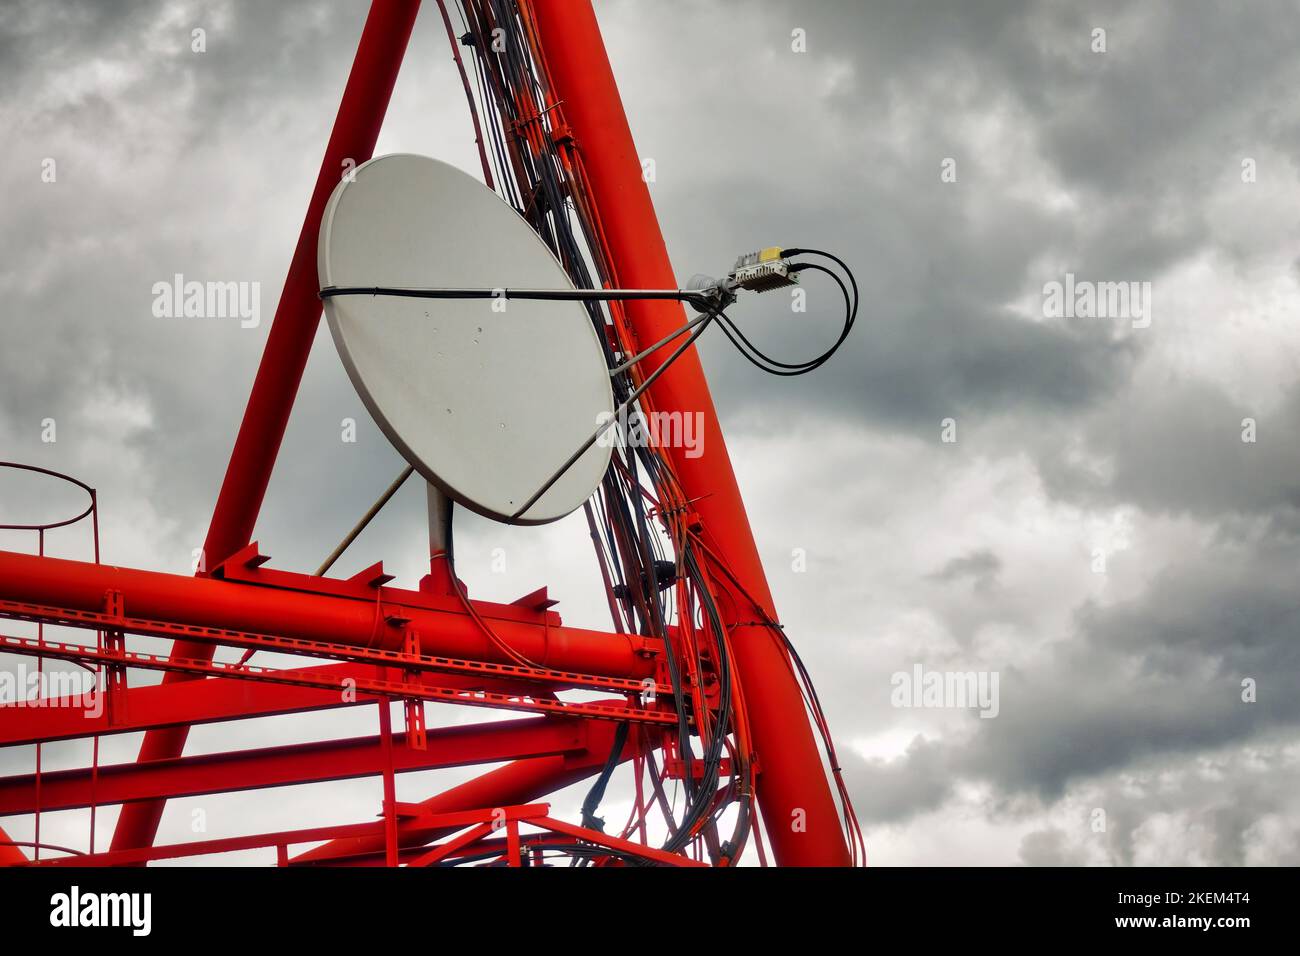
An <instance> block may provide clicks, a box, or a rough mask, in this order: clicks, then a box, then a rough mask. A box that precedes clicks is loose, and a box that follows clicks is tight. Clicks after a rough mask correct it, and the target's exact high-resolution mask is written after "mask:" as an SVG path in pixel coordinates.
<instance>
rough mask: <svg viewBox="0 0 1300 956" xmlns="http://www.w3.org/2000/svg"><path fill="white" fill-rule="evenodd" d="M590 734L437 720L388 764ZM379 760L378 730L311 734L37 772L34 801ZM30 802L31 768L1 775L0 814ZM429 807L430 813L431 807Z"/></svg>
mask: <svg viewBox="0 0 1300 956" xmlns="http://www.w3.org/2000/svg"><path fill="white" fill-rule="evenodd" d="M588 740H589V731H588V729H587V727H586V726H585V725H584V724H583V723H582V722H581V721H578V720H570V719H559V720H553V719H548V718H537V717H530V718H527V719H524V720H500V721H490V722H488V723H482V724H465V725H461V726H454V727H438V728H434V729H431V730H429V731H428V746H427V748H426V749H425V750H416V749H414V748H412V747H408V746H407V744H406V741H405V740H404V739H403V737H402V736H401V735H397V736H396V737H395V738H394V740H393V770H394V772H396V773H406V772H408V771H417V770H435V769H439V768H444V767H461V766H466V765H468V764H476V763H482V762H498V761H505V760H526V759H530V758H531V759H536V758H542V757H551V756H555V755H560V756H561V758H562V757H563V755H570V754H571V755H577V756H578V757H582V756H583V755H584V754H585V753H586V750H587V746H588ZM602 760H603V757H602ZM383 764H384V756H383V754H382V753H381V748H380V738H379V737H354V738H349V739H343V740H326V741H314V742H312V743H306V744H292V745H288V746H283V747H267V748H264V749H260V750H236V751H230V752H227V753H216V754H203V755H201V756H194V757H173V758H171V759H170V760H157V761H152V762H150V763H126V764H115V765H111V766H106V767H100V768H99V774H98V780H97V781H95V782H93V784H92V780H91V773H90V770H89V769H77V770H60V771H55V772H47V773H45V774H42V781H41V797H40V801H41V808H42V810H69V809H77V808H79V807H86V806H89V805H90V804H91V802H92V800H93V801H97V802H98V803H100V804H101V805H103V804H115V803H128V804H129V803H130V802H132V801H141V800H153V799H158V798H161V797H189V796H198V795H200V794H207V793H228V792H232V791H240V790H258V789H263V788H266V787H286V786H293V785H295V784H302V783H320V782H323V781H328V780H350V779H353V778H356V777H373V776H378V775H379V774H381V773H382V772H383V769H384V767H383ZM35 805H36V780H35V776H34V775H30V774H28V775H21V776H14V777H5V778H3V779H0V816H10V815H13V814H21V813H31V812H32V811H33V809H34V808H35ZM490 805H491V806H496V805H497V804H490ZM430 809H431V812H432V811H433V810H434V809H437V808H430ZM456 809H469V807H458V808H456ZM381 846H382V844H381Z"/></svg>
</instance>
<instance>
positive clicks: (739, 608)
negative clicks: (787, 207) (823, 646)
mask: <svg viewBox="0 0 1300 956" xmlns="http://www.w3.org/2000/svg"><path fill="white" fill-rule="evenodd" d="M527 2H528V5H529V6H530V7H531V9H532V10H533V13H534V16H535V20H536V24H537V32H538V37H539V42H540V45H541V52H542V55H543V58H544V60H545V66H546V70H547V72H548V75H549V77H550V79H551V82H552V83H553V85H554V89H553V90H552V93H553V95H554V97H555V100H556V101H557V103H558V104H559V111H560V112H561V114H562V115H563V118H564V122H565V123H566V124H567V126H568V127H569V128H570V130H571V131H572V133H573V137H574V141H575V144H576V149H577V151H578V154H579V156H580V157H581V160H582V163H583V166H584V169H585V171H586V175H587V180H588V185H589V187H590V190H591V195H590V197H589V198H590V199H591V201H592V203H593V205H594V206H595V207H596V209H597V210H598V212H599V217H600V222H601V225H602V227H603V230H604V233H605V240H606V242H607V244H608V249H609V252H610V255H611V257H612V262H611V267H612V269H613V271H614V272H615V274H616V276H617V285H618V286H620V287H622V288H629V289H663V288H673V287H676V286H677V282H676V279H675V277H674V275H673V269H672V263H671V261H670V260H669V258H668V249H667V247H666V246H665V245H664V239H663V234H662V233H661V232H660V229H659V220H658V218H657V217H656V215H655V210H654V204H653V203H652V202H651V199H650V191H649V188H648V187H647V185H646V183H645V182H644V180H643V179H642V173H641V160H640V157H639V155H638V153H637V151H636V145H635V144H634V142H633V140H632V131H631V128H630V127H629V126H628V121H627V116H626V114H625V113H624V111H623V103H622V100H621V98H620V97H619V93H618V87H617V85H616V83H615V81H614V74H613V70H612V69H611V68H610V64H609V57H608V56H607V54H606V52H605V44H604V41H603V39H602V38H601V35H600V28H599V26H598V25H597V23H596V15H595V12H594V11H593V9H592V6H591V2H590V0H527ZM625 308H626V312H627V315H628V317H629V320H630V322H631V324H632V326H633V329H634V330H635V332H636V334H637V336H638V337H639V338H640V340H641V342H642V343H643V344H648V343H652V342H655V341H658V340H659V339H661V338H663V337H664V336H666V335H668V334H669V333H670V332H672V331H673V330H675V329H678V328H680V327H681V326H682V324H683V323H684V321H685V318H684V312H683V310H682V307H681V305H680V304H679V303H676V302H668V301H650V300H641V301H632V302H629V303H627V304H626V306H625ZM666 351H667V350H661V351H660V352H657V353H655V354H654V355H653V356H651V357H650V358H648V359H646V360H645V361H643V362H642V366H641V367H642V371H643V374H645V375H646V376H649V375H650V374H651V373H653V372H654V371H655V370H656V368H657V367H658V365H659V363H660V362H662V361H663V360H664V359H665V358H666V357H667V356H666V355H665V352H666ZM650 395H651V399H652V401H653V404H654V407H655V409H656V410H657V411H664V412H670V413H672V412H678V411H680V412H682V413H683V414H692V413H695V412H699V413H701V415H702V418H703V422H704V445H703V448H704V454H703V455H701V456H700V457H698V458H691V457H689V456H688V455H686V454H685V449H682V448H670V449H667V450H666V452H667V454H668V455H669V458H670V460H671V462H672V466H673V469H674V470H675V472H676V474H677V477H678V479H679V481H680V482H681V485H682V488H683V490H684V491H685V493H686V496H687V498H688V499H689V500H692V501H694V502H695V507H696V509H697V511H698V513H699V515H700V518H701V519H702V523H703V526H704V531H705V535H706V538H707V539H708V540H709V542H710V546H711V547H712V548H713V550H714V551H715V552H717V553H718V554H720V555H721V556H722V558H723V559H724V560H725V561H726V562H727V565H728V567H729V568H730V570H731V573H732V574H734V575H735V577H736V579H737V580H738V581H739V582H740V585H741V586H742V587H743V589H744V591H745V592H747V593H748V594H749V595H750V596H752V598H753V600H754V601H756V602H757V603H758V604H759V606H760V609H761V610H762V611H763V612H764V613H765V614H766V615H767V616H768V617H769V618H770V619H771V620H773V621H775V620H776V611H775V607H774V605H773V602H772V596H771V592H770V591H769V590H768V586H767V578H766V576H765V574H764V573H763V565H762V562H761V561H760V559H759V556H758V549H757V547H756V545H755V543H754V537H753V532H752V531H751V530H750V526H749V520H748V518H747V517H746V514H745V506H744V503H743V501H742V500H741V496H740V489H739V488H738V486H737V484H736V478H735V474H734V472H733V471H732V467H731V460H730V458H729V456H728V455H727V449H726V444H725V443H724V441H723V437H722V430H721V428H720V426H719V424H718V418H717V413H716V412H715V410H714V407H713V400H712V398H711V397H710V395H709V388H708V383H707V382H706V381H705V377H704V371H703V368H702V367H701V365H700V361H699V357H698V355H697V354H696V352H695V350H694V349H691V350H689V351H688V352H687V353H685V354H684V355H682V357H681V358H680V359H678V360H677V361H676V363H674V364H673V366H672V367H671V368H669V369H668V370H667V371H666V372H665V373H664V374H663V376H662V377H660V378H659V380H658V381H657V382H656V383H655V384H654V385H653V386H652V387H651V389H650ZM730 598H731V599H730V600H726V601H724V602H723V605H724V607H723V612H724V617H725V623H726V624H727V626H728V627H729V628H731V641H732V645H733V647H734V653H735V665H736V669H737V672H738V673H739V676H740V679H741V683H742V686H743V687H744V692H745V697H746V699H747V700H748V703H749V707H748V711H749V713H748V719H749V722H750V725H751V730H752V734H753V739H754V746H755V748H756V750H757V757H758V766H759V777H758V799H759V806H760V808H761V809H762V811H763V816H764V819H765V821H766V824H767V829H768V831H769V837H770V839H771V842H772V847H773V852H774V853H775V855H776V859H777V862H778V863H780V864H783V865H793V866H847V865H849V852H848V846H847V844H846V842H845V840H844V836H843V831H842V830H841V827H840V818H839V813H838V811H837V809H836V806H835V801H834V798H833V797H832V795H831V790H830V786H829V784H828V781H827V778H826V772H825V770H824V769H823V766H822V760H821V755H820V753H819V751H818V747H817V742H816V740H815V738H814V736H813V732H812V728H811V726H810V724H809V721H808V718H807V716H806V713H805V708H804V701H803V696H802V693H801V691H800V688H799V684H798V681H797V678H796V677H795V674H794V671H793V668H792V666H791V664H790V661H789V658H788V657H787V655H786V652H785V649H784V648H783V647H782V645H781V644H780V642H779V641H778V640H777V639H776V637H775V635H773V634H772V632H771V630H770V629H769V628H767V627H763V626H752V625H749V626H747V625H746V623H745V622H752V621H754V620H755V618H756V616H757V615H756V614H755V610H754V608H753V607H752V605H751V603H750V601H749V600H748V599H747V598H745V597H744V596H742V595H741V594H739V593H732V594H731V595H730Z"/></svg>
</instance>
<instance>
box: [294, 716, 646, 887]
mask: <svg viewBox="0 0 1300 956" xmlns="http://www.w3.org/2000/svg"><path fill="white" fill-rule="evenodd" d="M586 726H587V735H588V736H587V749H586V750H584V751H582V752H580V753H577V754H570V755H565V756H558V757H538V758H536V759H533V760H517V761H515V762H514V763H510V764H507V765H506V766H504V767H498V768H497V769H496V770H493V771H490V772H488V773H485V774H483V775H482V776H480V777H475V778H474V779H473V780H469V781H467V782H465V783H463V784H461V785H460V786H457V787H452V788H451V789H450V790H446V791H444V792H442V793H440V794H438V795H437V796H434V797H430V798H429V799H428V800H425V801H423V802H421V803H420V804H419V807H420V809H421V810H423V811H424V812H426V813H449V812H451V811H454V810H469V809H473V808H476V807H502V806H510V805H515V804H522V803H530V802H532V801H534V800H538V799H541V798H542V797H544V796H546V795H547V794H548V793H554V792H555V791H556V790H560V789H563V788H564V787H567V786H569V785H570V784H574V783H577V782H578V781H579V780H583V779H585V778H587V777H590V776H591V775H592V774H594V773H596V772H598V771H599V770H600V768H601V767H602V766H603V765H604V763H605V760H606V758H608V756H609V752H610V749H611V748H612V747H613V745H614V725H613V724H610V723H608V722H606V721H587V722H586ZM642 747H643V744H642V741H641V737H640V735H639V734H637V733H635V732H634V733H632V734H629V735H628V742H627V744H626V745H625V747H624V748H623V753H622V754H621V756H620V760H624V761H625V760H630V759H632V757H633V756H634V755H635V754H637V753H640V752H641V750H642ZM446 835H447V833H446V831H445V830H439V829H437V828H434V827H429V826H421V825H420V824H418V823H406V824H403V825H402V826H401V827H400V829H399V833H398V841H399V843H400V844H401V846H403V847H411V846H420V845H422V844H425V843H428V842H429V841H430V840H436V839H439V838H440V837H443V836H446ZM383 850H384V841H383V838H382V837H378V838H376V837H350V838H347V839H340V840H331V841H330V842H329V843H326V844H325V845H324V846H319V847H316V848H315V849H312V850H308V851H306V852H305V853H302V854H301V855H299V856H297V857H295V858H294V859H293V861H292V862H294V863H298V864H303V863H331V864H333V863H339V862H345V861H346V860H347V859H348V858H350V857H351V858H366V857H371V856H373V855H374V854H379V853H383Z"/></svg>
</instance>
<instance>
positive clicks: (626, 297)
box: [318, 286, 712, 308]
mask: <svg viewBox="0 0 1300 956" xmlns="http://www.w3.org/2000/svg"><path fill="white" fill-rule="evenodd" d="M318 295H319V297H320V298H322V299H333V298H337V297H338V296H341V295H369V296H395V297H397V298H404V299H506V300H509V299H529V300H534V301H540V302H627V301H632V300H641V299H657V300H664V299H667V300H672V301H677V302H692V303H697V304H700V305H703V306H705V307H706V308H707V307H708V305H709V303H710V302H711V301H712V297H711V296H710V294H709V293H708V292H707V291H699V290H695V289H506V288H498V289H454V288H430V289H420V288H412V287H402V286H329V287H327V288H324V289H321V290H320V292H319V293H318Z"/></svg>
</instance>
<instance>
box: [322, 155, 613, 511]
mask: <svg viewBox="0 0 1300 956" xmlns="http://www.w3.org/2000/svg"><path fill="white" fill-rule="evenodd" d="M354 172H355V175H354V176H352V177H349V178H345V179H344V180H343V181H342V182H340V183H339V185H338V187H337V188H336V189H335V190H334V194H333V196H331V197H330V201H329V204H328V205H327V206H326V207H325V216H324V219H323V221H322V223H321V231H320V242H319V247H318V257H317V266H318V271H319V276H320V283H321V287H322V289H325V288H329V287H334V288H349V287H358V286H362V287H375V286H380V287H394V288H455V289H500V288H505V289H509V288H529V289H572V288H573V287H574V286H573V283H572V282H571V281H570V280H569V277H568V275H567V274H566V273H565V271H564V269H563V268H562V267H561V265H560V263H559V261H558V260H557V259H556V258H555V256H554V255H553V254H552V253H551V251H550V249H548V248H547V247H546V245H545V244H544V243H543V242H542V240H541V238H540V237H539V236H538V235H537V233H536V232H535V231H534V230H533V229H532V227H531V226H529V225H528V223H527V222H525V221H524V220H523V219H522V218H520V216H519V215H518V214H517V213H516V212H515V211H514V210H513V209H511V208H510V207H509V206H508V205H506V203H505V202H503V201H502V200H501V198H500V197H498V196H497V195H496V193H494V192H492V191H491V190H490V189H488V188H487V187H486V186H484V185H483V184H482V183H480V182H479V181H478V180H476V179H474V178H473V177H471V176H469V175H467V174H465V173H463V172H461V171H460V170H458V169H456V168H455V167H453V166H449V165H447V164H446V163H442V162H439V161H438V160H435V159H430V158H429V157H427V156H415V155H410V154H395V155H391V156H380V157H377V158H375V159H372V160H370V161H369V162H366V163H363V164H362V165H360V166H358V167H357V168H356V170H355V171H354ZM494 301H497V302H498V305H497V309H496V310H494V308H493V303H494ZM501 304H502V303H501V302H500V301H499V300H493V299H420V298H401V297H395V296H384V295H378V296H372V295H340V296H334V297H330V298H327V299H326V300H325V315H326V317H327V318H328V320H329V327H330V332H331V333H333V336H334V344H335V345H336V346H337V347H338V350H339V355H340V356H341V357H342V359H343V364H344V366H345V367H346V368H347V371H348V375H349V376H350V377H351V379H352V384H353V386H354V387H355V388H356V390H357V393H358V394H359V395H360V396H361V400H362V401H363V402H364V403H365V405H366V408H367V409H369V411H370V414H371V415H373V416H374V418H375V421H376V422H378V424H379V427H380V428H381V429H383V432H384V434H385V435H387V436H388V439H389V441H391V442H392V443H393V445H394V446H396V448H397V449H398V451H399V452H401V454H402V455H403V456H404V457H405V458H406V460H407V461H408V462H410V463H411V464H412V465H413V466H414V467H415V469H416V470H417V471H418V472H420V474H421V475H423V476H424V477H425V478H426V479H427V480H428V481H429V482H431V483H432V484H434V485H435V486H437V487H438V488H439V489H441V490H442V491H443V492H444V493H445V494H447V495H448V496H449V497H451V498H452V499H453V500H454V501H457V502H459V503H460V504H462V505H464V506H465V507H467V508H470V509H472V510H473V511H476V512H478V513H479V514H482V515H486V516H487V517H490V518H496V519H498V520H502V521H511V522H514V523H518V524H543V523H545V522H548V521H554V520H556V519H557V518H561V517H563V516H564V515H566V514H568V513H569V512H571V511H573V510H574V509H575V508H577V507H578V506H579V505H581V504H582V503H583V502H584V501H585V500H586V499H587V498H588V497H589V496H590V495H591V493H592V492H593V491H594V490H595V488H596V486H597V485H598V484H599V483H600V480H601V478H602V476H603V475H604V474H605V470H606V469H607V468H608V467H609V459H610V454H611V449H610V447H608V443H606V442H597V443H595V444H593V445H592V446H591V448H589V449H588V450H587V451H586V452H585V453H584V454H583V455H582V456H581V457H580V458H579V459H578V460H577V461H576V462H574V464H573V465H572V466H571V467H570V468H569V469H568V470H567V471H565V472H564V474H563V475H562V476H561V477H560V478H559V479H558V480H557V481H556V482H555V483H554V484H553V485H552V486H551V487H550V489H549V490H548V491H547V492H546V493H545V494H543V495H542V496H541V497H540V498H539V499H538V500H537V501H536V502H535V503H534V504H533V505H532V506H531V507H529V509H528V510H527V512H526V513H524V514H522V515H519V517H517V518H516V517H514V515H515V514H516V512H518V511H519V509H520V508H522V507H523V506H524V505H525V504H526V503H527V502H528V501H529V499H531V498H532V497H533V496H534V495H535V494H536V493H537V491H538V490H539V489H540V488H542V487H543V486H544V485H545V484H546V482H547V481H549V480H550V479H551V478H552V477H553V476H554V475H555V473H556V472H557V471H558V470H559V469H560V468H561V467H563V465H564V464H565V462H566V461H568V460H569V458H570V456H571V455H572V454H573V453H574V452H575V451H576V450H577V449H578V448H579V447H581V446H582V444H583V442H584V441H586V440H588V439H589V438H590V437H591V435H592V433H593V432H594V431H595V430H596V428H597V427H598V426H599V425H600V424H601V420H602V419H601V415H602V414H603V415H605V416H606V417H608V416H609V415H611V414H612V413H613V411H614V397H613V393H612V391H611V389H610V382H609V370H608V367H607V365H606V363H605V358H604V354H603V352H602V350H601V346H600V341H599V339H597V337H596V330H595V328H594V327H593V325H592V322H591V319H590V317H589V315H588V313H587V311H586V309H585V308H584V307H583V306H582V305H581V304H580V303H578V302H573V301H534V300H523V299H510V300H508V301H505V302H504V303H503V304H504V306H505V307H504V309H501Z"/></svg>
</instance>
